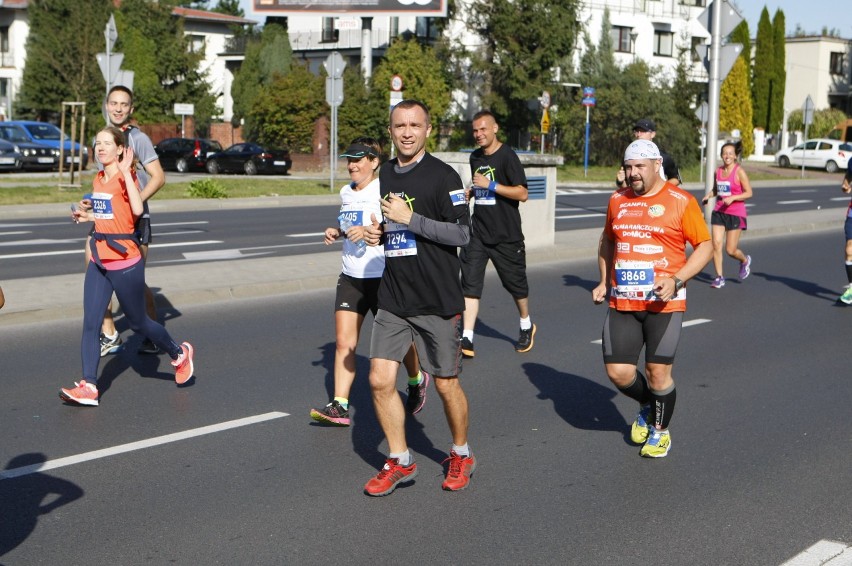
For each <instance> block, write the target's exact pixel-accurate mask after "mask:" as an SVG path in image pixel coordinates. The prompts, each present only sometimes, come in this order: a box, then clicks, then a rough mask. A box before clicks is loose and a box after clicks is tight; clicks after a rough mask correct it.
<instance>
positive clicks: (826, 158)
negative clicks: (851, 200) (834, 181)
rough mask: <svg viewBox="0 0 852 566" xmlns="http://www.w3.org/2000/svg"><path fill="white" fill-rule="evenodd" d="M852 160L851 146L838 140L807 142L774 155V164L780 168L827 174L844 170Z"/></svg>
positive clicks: (821, 139)
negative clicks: (815, 170)
mask: <svg viewBox="0 0 852 566" xmlns="http://www.w3.org/2000/svg"><path fill="white" fill-rule="evenodd" d="M850 158H852V145H850V144H848V143H843V142H842V141H838V140H829V139H823V138H820V139H814V140H807V141H806V142H805V143H800V144H799V145H797V146H795V147H788V148H786V149H782V150H781V151H779V152H778V153H776V154H775V162H776V163H777V164H778V165H780V166H781V167H801V166H802V165H804V166H805V167H815V168H817V169H825V170H826V171H828V172H829V173H835V172H837V171H840V170H842V169H843V170H845V169H846V166H847V164H848V163H849V159H850Z"/></svg>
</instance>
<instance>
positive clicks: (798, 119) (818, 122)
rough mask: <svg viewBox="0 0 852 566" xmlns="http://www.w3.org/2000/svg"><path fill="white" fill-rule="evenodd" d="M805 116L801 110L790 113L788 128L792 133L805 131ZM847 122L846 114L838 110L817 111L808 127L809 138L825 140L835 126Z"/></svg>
mask: <svg viewBox="0 0 852 566" xmlns="http://www.w3.org/2000/svg"><path fill="white" fill-rule="evenodd" d="M803 114H804V113H803V112H802V109H801V108H798V109H796V110H793V111H792V112H790V116H789V117H788V118H787V127H788V128H789V129H790V131H793V132H795V131H799V132H804V131H805V117H804V115H803ZM846 120H847V118H846V114H844V113H843V111H842V110H838V109H837V108H825V109H823V110H816V111H814V119H813V122H812V123H811V125H810V126H808V137H809V138H824V137H826V136H827V135H828V133H829V132H830V131H831V130H832V129H833V128H834V126H836V125H837V124H839V123H841V122H845V121H846Z"/></svg>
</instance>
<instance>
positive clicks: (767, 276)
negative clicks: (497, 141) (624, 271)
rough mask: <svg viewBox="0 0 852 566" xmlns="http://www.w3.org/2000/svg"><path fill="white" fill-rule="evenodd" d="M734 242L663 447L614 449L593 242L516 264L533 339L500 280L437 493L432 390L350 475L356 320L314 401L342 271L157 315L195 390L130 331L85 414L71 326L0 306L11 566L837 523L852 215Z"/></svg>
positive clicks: (638, 545) (625, 557)
mask: <svg viewBox="0 0 852 566" xmlns="http://www.w3.org/2000/svg"><path fill="white" fill-rule="evenodd" d="M743 246H744V248H745V250H746V251H747V253H749V254H751V255H752V256H753V257H754V263H753V272H752V276H751V277H750V278H749V279H748V280H747V281H745V282H743V283H739V282H737V281H736V278H735V277H731V280H730V282H729V284H728V285H727V286H726V287H725V288H724V289H722V290H714V289H711V288H710V287H709V285H708V283H709V280H710V272H709V271H705V274H704V275H702V276H700V277H699V278H698V279H696V280H694V281H692V282H690V283H689V285H688V293H689V313H688V316H687V321H688V323H689V325H688V326H686V327H685V328H684V330H683V335H682V341H681V345H680V351H679V352H678V358H677V362H676V365H675V379H676V381H677V384H678V408H677V411H676V414H675V417H674V420H673V422H672V435H673V448H672V452H671V454H670V455H669V457H668V458H665V459H662V460H646V459H642V458H640V457H639V456H638V447H636V446H632V445H630V444H629V442H628V427H629V424H630V422H631V421H632V419H633V416H634V411H635V406H634V404H633V403H632V402H631V401H629V400H628V399H626V398H625V397H623V396H619V395H617V394H616V392H615V390H614V388H613V387H612V386H611V385H610V384H609V383H608V381H607V379H606V377H605V376H604V373H603V368H602V362H601V354H600V346H599V345H598V344H596V343H595V340H597V339H599V338H600V330H601V324H602V321H603V317H604V313H605V311H604V308H605V307H602V306H595V305H593V304H592V303H591V300H590V294H589V290H590V289H591V287H592V286H593V284H594V283H593V282H594V281H595V280H596V278H597V275H596V267H595V263H594V259H593V258H589V259H588V260H584V261H582V262H573V263H561V264H544V265H537V266H534V267H532V268H531V269H530V276H531V288H532V290H533V293H532V296H531V300H530V303H531V309H532V313H533V314H532V316H533V319H534V320H535V321H536V324H537V325H538V327H539V332H538V335H537V337H536V346H535V348H534V349H533V350H532V351H531V352H530V353H529V354H526V355H518V354H516V353H515V352H514V350H513V349H512V342H513V340H514V339H515V338H516V336H517V318H516V314H515V313H514V312H513V308H512V307H511V303H510V300H509V298H508V297H507V296H506V294H505V292H504V291H503V290H502V289H501V288H500V286H499V282H498V281H497V280H496V279H495V278H494V277H490V278H489V279H488V282H487V286H486V295H485V297H484V298H483V303H482V309H481V311H480V317H481V318H480V325H479V326H478V328H477V332H478V334H477V342H476V345H477V357H476V359H475V360H472V361H470V362H466V363H465V367H464V371H463V374H462V380H463V384H464V386H465V389H466V391H467V394H468V396H469V399H470V403H471V429H470V442H471V447H472V449H473V451H474V453H475V454H476V456H477V458H478V461H479V464H478V468H477V471H476V474H475V475H474V479H473V482H472V484H471V486H470V488H469V489H468V490H466V491H464V492H460V493H447V492H443V491H441V489H440V483H441V479H442V473H443V469H442V466H441V462H442V460H443V459H444V458H445V457H446V456H447V451H448V449H449V434H448V431H447V427H446V423H445V420H444V417H443V412H442V410H441V406H440V403H439V402H438V399H437V396H436V395H435V392H434V389H432V390H430V397H429V399H428V402H427V406H426V408H425V409H424V411H423V413H421V415H418V417H417V418H415V419H411V420H410V421H409V422H408V438H409V443H410V446H411V449H412V451H413V453H414V454H415V458H416V461H417V462H418V465H419V466H420V475H419V477H418V479H417V480H416V481H415V482H414V483H413V484H411V485H410V486H407V487H404V488H400V489H398V490H397V491H396V492H395V493H393V494H392V495H390V496H388V497H386V498H380V499H373V498H369V497H366V496H364V495H363V494H362V492H361V489H362V487H363V484H364V483H365V482H366V481H367V479H369V477H370V476H371V475H372V474H373V473H374V472H375V470H376V469H377V468H378V467H379V466H380V465H381V463H382V460H383V454H384V452H385V450H386V444H385V443H384V441H383V439H382V434H381V432H380V430H379V429H378V427H377V424H376V419H375V415H374V413H373V409H372V406H371V402H370V399H369V392H368V388H367V385H366V379H365V377H366V372H367V368H368V360H367V358H366V355H367V350H368V335H369V333H368V332H367V333H365V336H363V337H362V341H361V347H360V349H359V353H360V356H359V358H358V371H359V379H358V381H356V386H355V390H354V393H353V396H352V402H353V405H354V425H353V427H352V428H350V429H329V428H324V427H321V426H317V425H314V424H313V423H312V422H311V421H310V419H309V417H308V411H309V409H310V408H311V407H312V406H318V405H320V404H323V403H324V402H326V400H327V397H328V395H329V391H330V388H331V373H330V372H331V368H332V357H333V349H334V347H333V341H334V335H333V315H332V310H331V304H332V298H333V291H332V290H324V291H317V292H312V293H303V294H292V295H287V296H283V297H270V298H266V299H254V300H244V301H234V302H229V303H227V304H222V305H198V306H192V307H188V308H185V309H172V310H171V311H169V312H168V313H167V321H166V325H167V328H169V330H170V331H171V332H172V333H173V334H174V335H175V337H176V338H178V339H180V340H184V339H188V340H191V341H192V342H193V344H194V345H195V347H196V352H197V357H196V368H197V370H196V375H197V379H196V381H195V383H194V385H193V386H191V387H187V388H180V389H178V388H176V387H175V385H174V383H173V382H172V380H171V375H172V374H171V372H170V369H171V368H170V366H169V365H168V361H167V360H166V359H165V358H159V359H158V358H151V357H139V356H137V355H136V354H135V348H134V347H133V346H135V344H136V343H137V341H138V338H136V337H132V336H129V335H128V333H127V332H125V336H126V337H130V345H129V347H128V349H127V350H126V351H125V352H123V353H121V354H119V355H117V356H112V357H109V358H107V359H105V360H104V363H103V364H102V368H101V369H102V378H101V387H102V391H103V394H102V403H101V406H100V407H98V408H91V409H87V408H78V407H70V406H65V405H63V404H62V403H60V401H59V399H58V398H57V396H56V391H57V389H58V387H60V386H64V385H69V384H70V382H71V381H72V380H74V379H76V378H77V377H78V376H79V374H78V369H77V368H78V367H79V321H58V322H56V323H55V324H38V325H36V324H32V325H17V326H14V327H0V344H2V346H0V348H2V358H3V376H4V377H5V379H4V380H3V385H4V387H5V389H4V395H3V396H2V399H0V430H2V431H3V432H2V439H3V442H2V443H0V462H2V465H3V467H5V468H6V470H5V471H3V472H0V473H2V474H5V475H7V476H8V475H15V474H17V473H20V474H23V475H20V476H19V477H15V478H11V479H0V509H2V510H3V512H2V513H1V514H0V562H2V563H3V564H7V565H14V564H143V563H144V564H164V563H175V564H308V563H328V562H338V561H340V562H347V563H352V564H373V563H377V562H380V561H392V562H412V563H420V564H437V563H443V564H507V565H517V564H577V565H588V564H619V565H621V564H637V565H638V564H650V563H653V564H672V565H691V564H696V565H698V564H731V565H734V564H736V565H772V564H781V563H782V562H784V561H785V560H787V559H788V558H790V557H792V556H795V555H797V554H799V553H801V552H802V551H803V550H805V549H806V548H808V547H810V546H811V545H812V544H814V543H815V542H817V541H819V540H823V539H831V540H836V541H842V542H845V543H846V544H852V527H850V525H852V507H850V506H849V505H848V503H847V501H846V495H847V494H848V485H849V482H850V469H852V457H850V454H852V446H850V444H852V436H850V433H849V429H848V428H847V425H848V417H847V415H848V413H849V405H850V401H852V380H850V379H849V375H848V374H849V356H848V350H849V348H848V332H849V316H850V315H852V310H850V309H848V308H846V307H842V306H838V305H837V304H836V303H835V298H836V297H837V295H838V294H839V288H840V286H841V284H842V283H843V282H844V275H843V267H842V261H841V258H842V234H840V233H835V232H820V233H815V234H812V235H802V234H800V235H796V236H775V237H771V238H762V239H750V238H749V237H748V236H746V237H744V238H743ZM735 267H736V266H735V265H734V263H733V262H730V261H729V262H727V264H726V269H727V271H728V274H729V275H730V276H733V275H734V269H735ZM120 324H123V322H121V321H120ZM399 386H400V388H401V389H402V388H403V387H404V384H403V379H400V381H399ZM240 419H249V420H248V421H244V420H240ZM238 425H239V426H238ZM202 427H210V428H202ZM229 427H231V428H229ZM177 433H186V434H184V435H182V436H180V437H170V436H166V435H175V434H177ZM129 443H137V444H130V445H129ZM98 451H103V452H98ZM63 458H64V459H65V460H63ZM45 461H46V462H47V464H44V462H45ZM40 462H41V463H42V464H41V466H40V471H34V470H33V468H26V466H28V465H34V464H35V465H38V464H39V463H40ZM54 466H55V467H54ZM13 469H14V470H17V472H13V471H12V470H13ZM28 472H32V473H28Z"/></svg>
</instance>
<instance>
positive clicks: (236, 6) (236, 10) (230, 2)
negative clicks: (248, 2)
mask: <svg viewBox="0 0 852 566" xmlns="http://www.w3.org/2000/svg"><path fill="white" fill-rule="evenodd" d="M211 11H213V12H218V13H220V14H229V15H231V16H239V17H240V18H244V17H246V13H245V12H244V11H243V9H242V8H241V7H240V0H219V2H218V3H217V4H216V6H215V7H214V8H213V9H212V10H211Z"/></svg>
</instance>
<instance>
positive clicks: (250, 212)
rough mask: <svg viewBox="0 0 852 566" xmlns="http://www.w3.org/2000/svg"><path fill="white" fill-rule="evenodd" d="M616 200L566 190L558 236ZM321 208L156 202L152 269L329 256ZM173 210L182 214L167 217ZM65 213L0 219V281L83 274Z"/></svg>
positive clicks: (781, 208) (833, 202) (331, 214)
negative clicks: (272, 257) (218, 205)
mask: <svg viewBox="0 0 852 566" xmlns="http://www.w3.org/2000/svg"><path fill="white" fill-rule="evenodd" d="M692 192H693V194H695V195H696V196H697V197H698V198H701V196H702V192H703V189H697V188H693V189H692ZM611 193H612V190H611V189H610V188H590V187H583V188H579V187H575V188H571V187H567V186H563V187H561V188H560V190H559V193H558V195H557V197H556V214H555V217H556V218H555V224H556V230H557V231H565V230H579V229H585V228H600V227H601V226H602V225H603V218H604V214H605V213H606V205H607V200H608V199H609V196H610V194H611ZM249 200H253V201H254V202H257V199H249ZM314 200H317V199H314ZM319 200H321V201H324V202H323V203H322V204H314V205H307V206H289V205H286V204H285V205H281V206H275V205H270V206H262V207H252V208H243V207H241V206H239V205H238V204H236V203H235V204H234V205H233V206H230V203H229V202H228V201H223V204H222V206H223V208H221V209H216V210H211V209H209V208H206V207H205V208H201V207H200V205H199V208H198V209H192V208H191V207H192V204H193V202H192V201H165V202H163V201H160V202H157V203H156V204H157V205H158V206H160V209H159V210H156V211H155V212H154V213H153V214H152V218H153V224H154V226H153V230H154V235H155V241H154V244H153V245H152V252H151V256H150V261H149V265H150V266H158V265H170V264H187V263H198V262H205V261H214V260H234V261H238V260H242V259H248V258H254V257H261V256H285V255H296V254H313V253H317V252H324V251H329V250H331V249H334V248H329V247H327V246H325V245H324V244H323V241H322V240H323V239H322V231H323V229H324V228H325V227H326V226H329V225H332V224H333V222H334V219H335V218H336V215H337V210H338V208H339V203H338V199H337V197H336V195H329V196H328V197H327V198H324V199H319ZM155 202H156V201H155ZM285 202H287V201H285ZM289 202H294V199H293V198H291V200H290V201H289ZM295 202H298V200H295ZM848 202H849V197H848V195H843V194H842V193H841V192H840V191H839V190H838V186H837V184H836V183H827V182H819V181H817V182H809V184H804V185H799V184H792V185H791V184H782V185H777V186H772V185H761V187H759V188H756V189H755V197H754V198H753V199H752V200H750V201H749V211H750V212H749V213H750V214H767V213H776V212H794V211H806V210H814V209H816V208H818V207H820V208H822V209H826V210H828V209H830V208H839V209H840V208H843V207H845V206H846V205H848ZM171 206H174V207H176V208H178V210H174V211H170V207H171ZM65 208H66V207H64V205H57V206H56V207H50V208H47V209H43V210H42V212H41V214H43V216H42V217H38V216H34V215H31V216H29V217H27V216H20V215H18V216H16V217H15V218H9V217H6V218H3V219H0V273H2V277H3V278H4V279H7V280H8V279H20V278H29V277H41V276H51V275H59V274H65V273H77V272H81V271H82V270H83V265H84V263H83V252H82V250H83V246H84V242H85V236H86V233H87V231H88V229H89V226H88V225H79V226H78V225H74V224H72V223H71V222H69V220H68V216H69V213H68V212H67V211H66V210H65ZM837 218H838V219H841V218H842V212H839V211H838V213H837Z"/></svg>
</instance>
